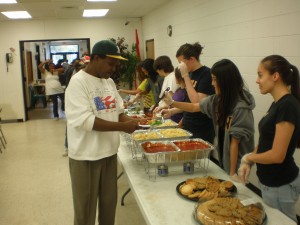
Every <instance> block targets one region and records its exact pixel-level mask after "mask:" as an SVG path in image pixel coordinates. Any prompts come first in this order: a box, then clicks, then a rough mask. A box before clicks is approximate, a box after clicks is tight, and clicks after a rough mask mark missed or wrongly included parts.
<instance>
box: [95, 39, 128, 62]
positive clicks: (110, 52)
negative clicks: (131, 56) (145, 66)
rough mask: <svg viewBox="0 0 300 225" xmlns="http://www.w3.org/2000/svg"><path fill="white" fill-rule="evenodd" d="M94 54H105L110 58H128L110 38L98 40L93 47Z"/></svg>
mask: <svg viewBox="0 0 300 225" xmlns="http://www.w3.org/2000/svg"><path fill="white" fill-rule="evenodd" d="M92 54H93V55H105V56H107V57H110V58H115V59H120V60H127V59H125V58H123V57H122V56H121V55H120V50H119V48H118V46H117V45H116V44H115V43H114V42H112V41H110V40H103V41H99V42H97V43H96V44H95V45H94V47H93V49H92Z"/></svg>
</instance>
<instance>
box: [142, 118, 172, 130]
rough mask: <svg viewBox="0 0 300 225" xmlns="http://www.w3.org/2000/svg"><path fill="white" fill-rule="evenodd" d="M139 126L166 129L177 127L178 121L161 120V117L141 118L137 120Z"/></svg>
mask: <svg viewBox="0 0 300 225" xmlns="http://www.w3.org/2000/svg"><path fill="white" fill-rule="evenodd" d="M139 126H140V127H143V128H153V129H166V128H173V127H177V126H178V123H176V122H174V121H173V120H171V119H166V120H164V121H162V120H161V119H154V118H142V119H141V120H140V122H139Z"/></svg>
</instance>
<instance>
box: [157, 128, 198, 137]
mask: <svg viewBox="0 0 300 225" xmlns="http://www.w3.org/2000/svg"><path fill="white" fill-rule="evenodd" d="M157 132H158V133H159V134H160V135H161V136H162V138H164V139H172V140H178V139H186V138H190V137H192V136H193V134H192V133H191V132H189V131H187V130H184V129H181V128H168V129H160V130H158V131H157Z"/></svg>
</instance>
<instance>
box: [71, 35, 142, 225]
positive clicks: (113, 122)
mask: <svg viewBox="0 0 300 225" xmlns="http://www.w3.org/2000/svg"><path fill="white" fill-rule="evenodd" d="M119 60H126V59H125V58H123V57H121V56H120V53H119V49H118V47H117V46H116V45H115V43H113V42H111V41H109V40H104V41H100V42H97V43H96V44H95V45H94V47H93V49H92V54H91V58H90V63H89V64H88V65H87V66H86V68H85V69H83V70H80V71H79V72H78V73H76V74H75V75H74V76H73V77H72V79H71V80H70V83H69V85H68V88H67V90H66V117H67V126H68V151H69V167H70V175H71V183H72V192H73V205H74V225H95V218H96V210H97V202H98V217H99V218H98V221H99V224H101V225H114V221H115V212H116V204H117V151H118V147H119V143H120V131H123V132H126V133H132V132H133V131H135V130H136V129H138V122H137V121H135V120H134V119H131V118H130V117H128V116H126V115H125V114H124V110H123V100H122V98H121V96H120V95H119V93H118V91H117V89H116V86H115V83H114V81H113V80H112V79H111V78H110V76H111V75H112V74H113V73H114V72H115V71H116V68H117V66H118V65H119V63H120V62H119Z"/></svg>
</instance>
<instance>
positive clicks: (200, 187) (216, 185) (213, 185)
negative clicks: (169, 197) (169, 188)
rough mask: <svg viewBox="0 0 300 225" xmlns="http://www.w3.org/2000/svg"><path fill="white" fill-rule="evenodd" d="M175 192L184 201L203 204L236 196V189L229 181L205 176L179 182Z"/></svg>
mask: <svg viewBox="0 0 300 225" xmlns="http://www.w3.org/2000/svg"><path fill="white" fill-rule="evenodd" d="M176 191H177V193H178V194H179V195H180V196H181V197H183V198H184V199H187V200H191V201H196V202H198V201H200V202H204V201H208V200H211V199H214V198H217V197H228V196H233V195H234V194H236V192H237V188H236V186H235V185H234V184H233V183H232V182H231V181H225V180H221V179H217V178H215V177H211V176H207V177H196V178H191V179H187V180H185V181H183V182H180V183H179V184H178V185H177V186H176Z"/></svg>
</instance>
